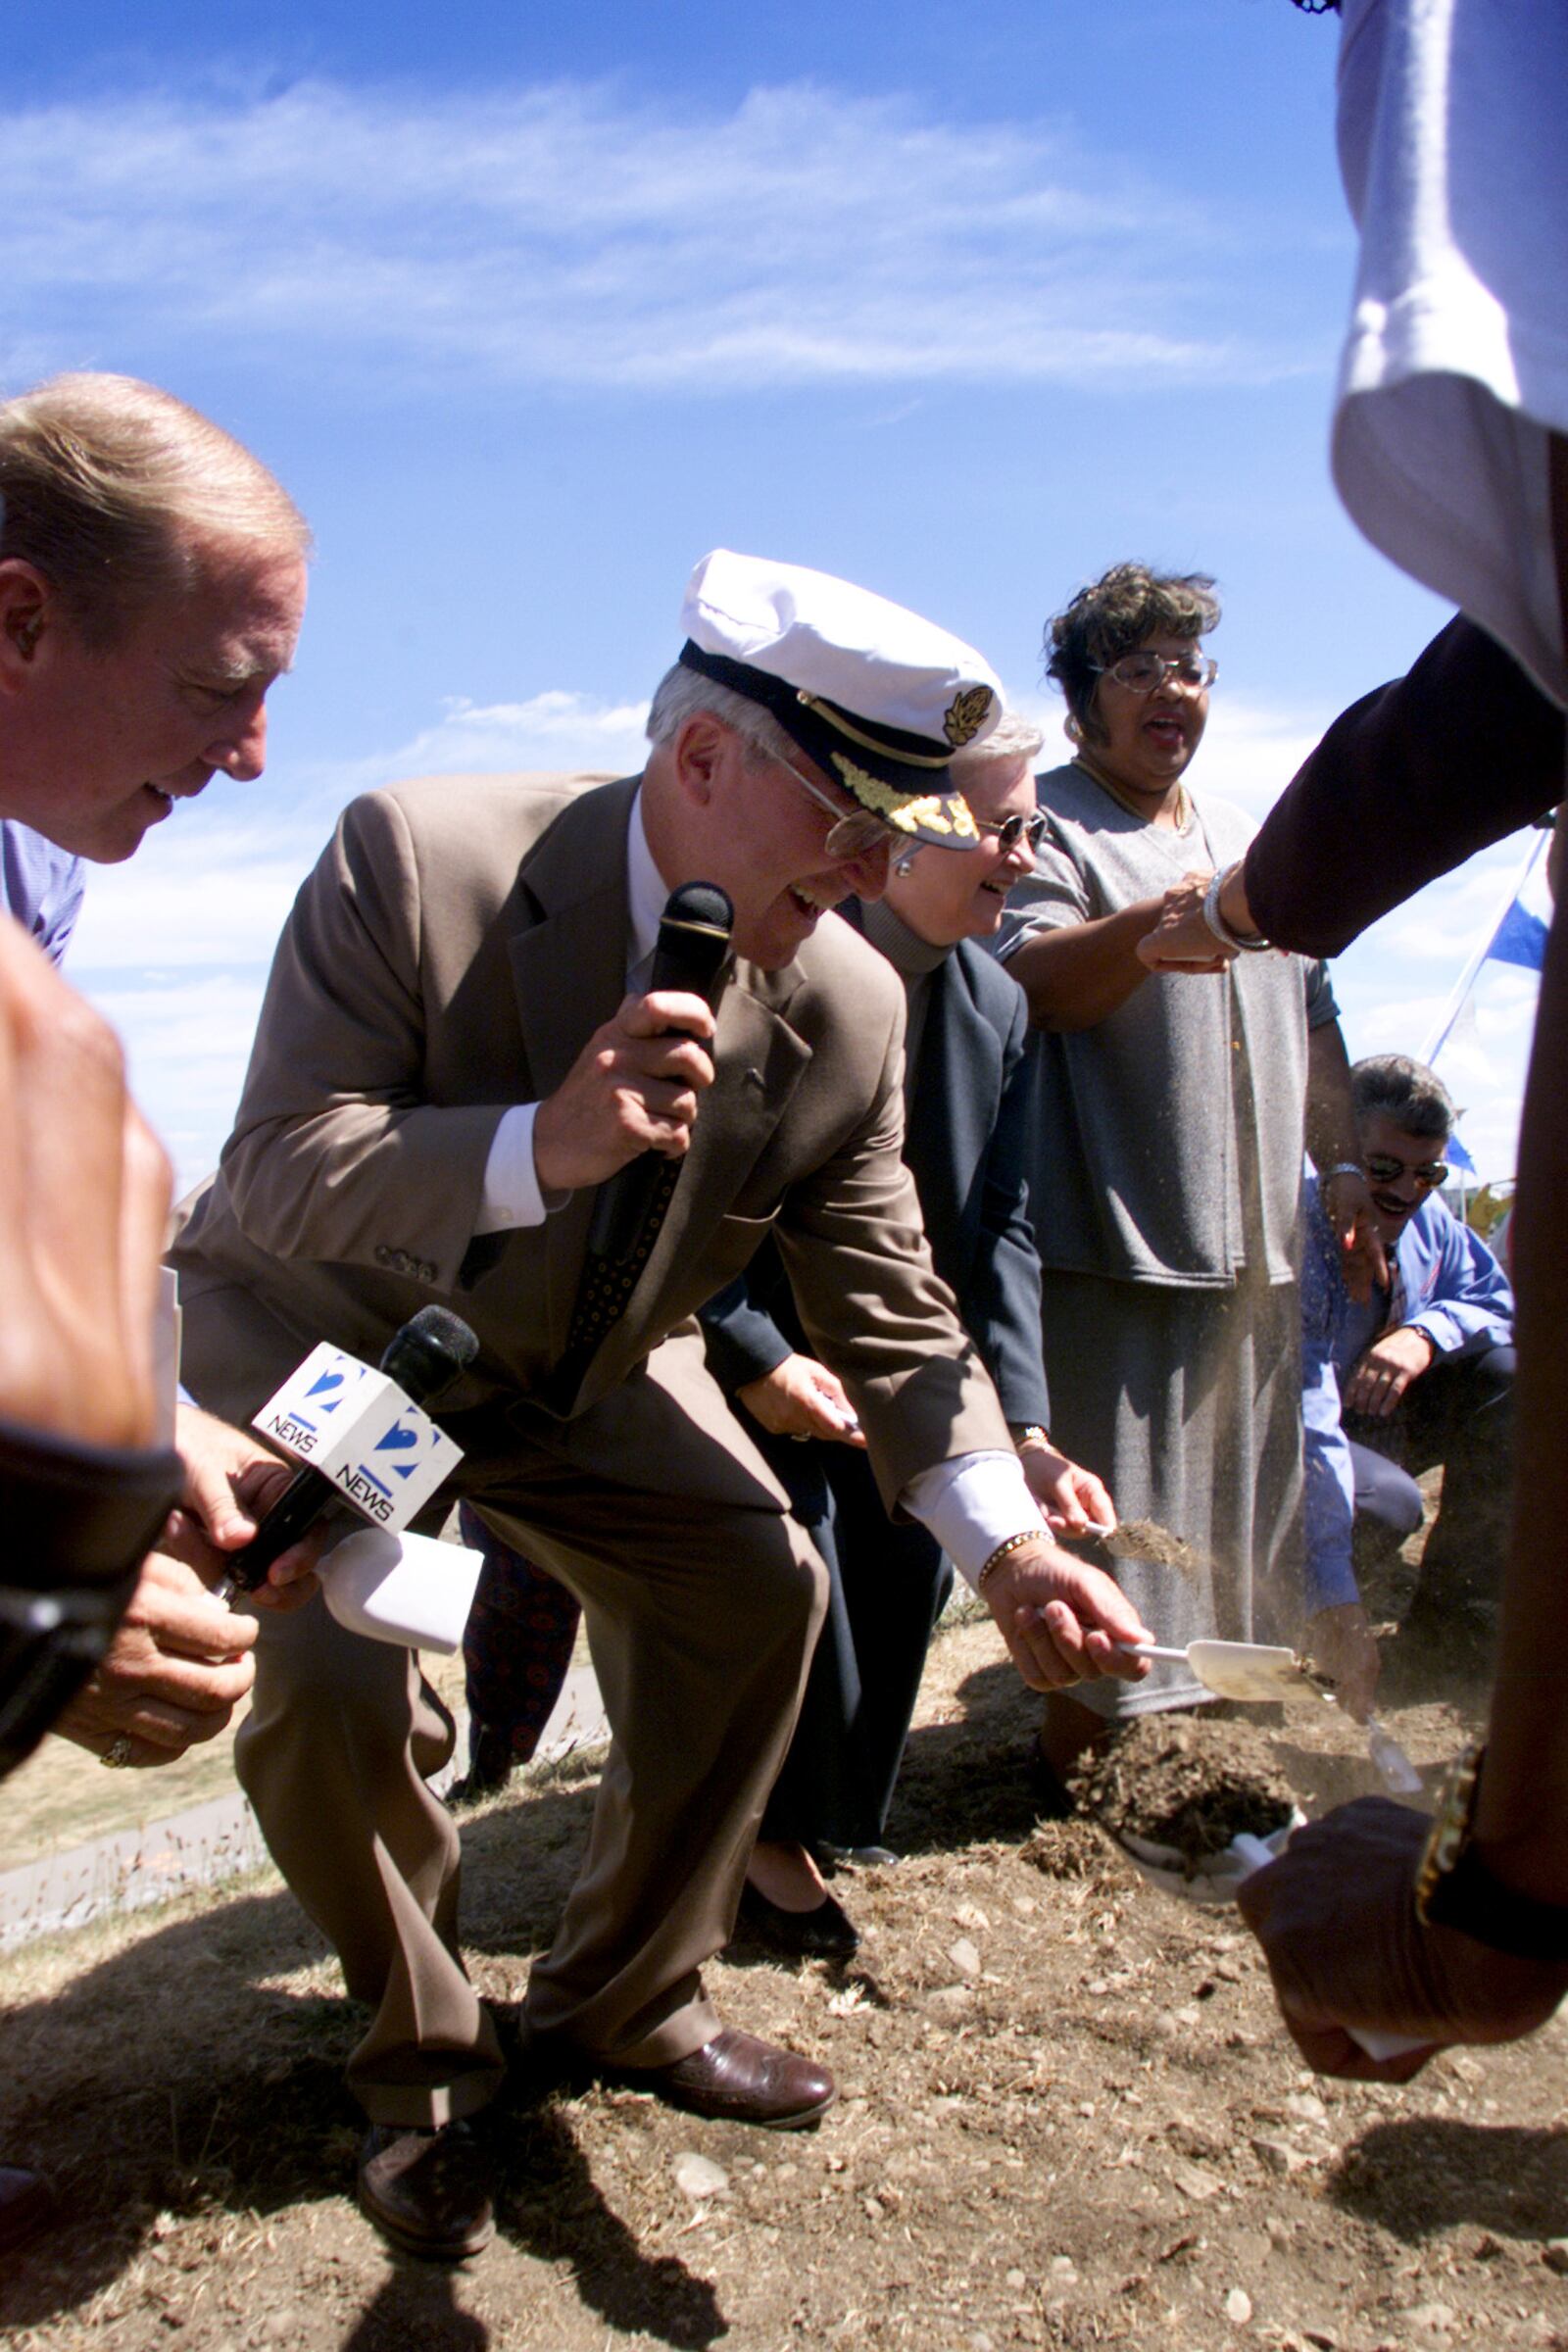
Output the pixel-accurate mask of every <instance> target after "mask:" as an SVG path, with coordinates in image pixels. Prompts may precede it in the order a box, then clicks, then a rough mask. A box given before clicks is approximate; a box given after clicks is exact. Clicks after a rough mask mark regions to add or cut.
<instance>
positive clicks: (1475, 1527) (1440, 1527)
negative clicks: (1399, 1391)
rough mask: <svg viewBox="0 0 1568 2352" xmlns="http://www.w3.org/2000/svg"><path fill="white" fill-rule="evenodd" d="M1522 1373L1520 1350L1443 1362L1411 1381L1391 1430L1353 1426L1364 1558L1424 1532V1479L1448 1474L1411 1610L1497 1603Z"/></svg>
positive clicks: (1367, 1421)
mask: <svg viewBox="0 0 1568 2352" xmlns="http://www.w3.org/2000/svg"><path fill="white" fill-rule="evenodd" d="M1513 1368H1514V1352H1513V1349H1512V1348H1488V1349H1487V1350H1486V1351H1485V1352H1484V1353H1483V1354H1480V1355H1467V1356H1459V1357H1456V1358H1450V1359H1448V1360H1447V1361H1446V1362H1444V1361H1439V1362H1437V1363H1434V1364H1433V1366H1432V1368H1431V1370H1430V1371H1427V1372H1423V1373H1422V1375H1421V1377H1420V1379H1419V1380H1415V1381H1412V1382H1411V1384H1410V1386H1409V1388H1408V1389H1407V1390H1406V1391H1405V1393H1404V1395H1403V1397H1401V1398H1400V1400H1399V1403H1398V1405H1397V1408H1396V1409H1395V1411H1394V1412H1393V1414H1392V1415H1391V1416H1390V1417H1389V1418H1388V1419H1387V1420H1386V1421H1385V1420H1378V1419H1375V1418H1372V1417H1370V1416H1367V1415H1363V1414H1359V1413H1348V1414H1347V1415H1346V1417H1345V1432H1346V1436H1347V1437H1348V1439H1349V1441H1350V1454H1351V1459H1352V1461H1353V1463H1354V1466H1355V1516H1356V1550H1357V1553H1358V1554H1359V1555H1361V1556H1363V1557H1365V1556H1367V1555H1368V1554H1369V1553H1370V1554H1371V1556H1374V1557H1375V1556H1378V1555H1379V1554H1382V1555H1383V1556H1386V1555H1387V1553H1388V1552H1389V1551H1390V1550H1391V1549H1393V1548H1395V1547H1396V1546H1397V1544H1400V1543H1402V1542H1403V1540H1404V1538H1405V1537H1406V1536H1409V1535H1413V1534H1414V1533H1415V1531H1416V1529H1417V1528H1418V1527H1419V1526H1420V1524H1421V1495H1420V1491H1419V1489H1418V1488H1417V1486H1416V1483H1415V1479H1416V1474H1417V1473H1419V1472H1420V1471H1423V1470H1430V1469H1433V1468H1434V1467H1435V1466H1436V1465H1437V1464H1438V1463H1440V1462H1441V1463H1442V1465H1443V1501H1442V1504H1441V1506H1440V1508H1439V1512H1438V1516H1437V1519H1436V1521H1435V1523H1434V1525H1433V1528H1432V1532H1431V1534H1430V1535H1429V1536H1428V1538H1427V1544H1426V1551H1425V1554H1424V1556H1423V1560H1422V1565H1421V1577H1420V1582H1419V1584H1418V1586H1417V1589H1416V1595H1415V1599H1414V1601H1413V1602H1412V1604H1411V1607H1412V1610H1416V1609H1419V1610H1420V1611H1421V1612H1422V1613H1425V1612H1427V1611H1428V1610H1432V1611H1436V1612H1442V1611H1445V1610H1446V1609H1448V1608H1449V1607H1452V1606H1458V1605H1462V1604H1463V1603H1465V1602H1476V1601H1479V1602H1481V1603H1483V1604H1485V1605H1489V1606H1490V1605H1493V1604H1495V1600H1496V1596H1497V1593H1498V1590H1499V1586H1500V1581H1501V1576H1502V1564H1503V1559H1504V1556H1505V1553H1506V1548H1507V1541H1508V1519H1509V1512H1510V1509H1511V1507H1512V1474H1511V1470H1512V1465H1511V1436H1512V1401H1511V1400H1512V1393H1513Z"/></svg>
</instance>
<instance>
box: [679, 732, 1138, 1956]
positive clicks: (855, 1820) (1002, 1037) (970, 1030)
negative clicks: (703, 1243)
mask: <svg viewBox="0 0 1568 2352" xmlns="http://www.w3.org/2000/svg"><path fill="white" fill-rule="evenodd" d="M1040 740H1041V739H1040V734H1039V731H1038V729H1036V728H1034V727H1031V726H1029V725H1027V724H1026V723H1025V722H1024V721H1022V720H1020V719H1018V718H1016V717H1014V716H1012V715H1010V714H1009V715H1008V716H1005V717H1004V718H1003V719H1002V720H1001V721H1000V722H999V724H998V725H997V727H996V728H995V730H994V731H993V732H992V733H991V734H990V735H988V736H986V737H985V738H984V740H983V741H981V742H980V743H978V744H976V745H974V746H973V747H972V749H970V750H968V751H965V752H961V753H959V754H958V755H957V757H956V759H955V760H954V761H953V767H952V774H953V780H954V783H955V784H956V786H957V788H958V789H959V790H960V791H961V792H962V793H963V796H964V798H965V800H966V801H967V803H968V806H969V808H970V810H971V811H972V813H973V816H974V819H975V822H976V824H977V826H978V827H979V830H980V845H979V847H978V848H977V849H972V850H943V849H938V848H934V847H930V848H922V849H918V850H910V851H907V852H906V853H905V854H904V855H903V856H902V857H900V858H898V859H897V861H896V862H895V864H894V867H893V870H892V873H891V874H890V876H889V878H888V886H887V891H886V895H885V896H884V897H883V898H882V899H881V900H879V901H877V902H876V903H875V904H864V905H861V904H858V903H856V902H854V901H852V902H850V903H849V904H848V905H847V906H846V907H844V908H843V909H841V911H842V912H843V913H844V914H845V916H846V917H847V919H848V920H850V921H852V922H854V923H855V924H856V925H857V927H858V929H860V930H861V931H863V933H864V935H865V937H866V939H867V940H868V941H869V943H870V944H871V946H872V947H874V948H875V949H877V951H878V952H879V953H880V954H881V955H883V956H886V957H887V959H888V961H889V962H890V963H892V964H893V965H894V967H895V969H896V970H897V971H898V972H899V974H900V976H901V978H902V979H903V981H904V985H905V991H906V994H907V1000H908V1029H907V1046H906V1073H905V1103H906V1135H905V1157H906V1159H907V1162H908V1165H909V1169H910V1171H911V1173H912V1175H913V1177H914V1180H915V1185H916V1187H917V1189H918V1191H919V1195H920V1207H921V1212H922V1215H923V1217H924V1220H925V1228H926V1234H927V1237H928V1239H929V1241H930V1244H931V1254H932V1256H933V1258H934V1259H935V1261H936V1269H937V1272H938V1273H939V1274H940V1275H941V1276H942V1278H943V1280H944V1281H945V1282H946V1283H948V1284H949V1286H950V1287H951V1289H952V1290H953V1293H954V1295H955V1297H956V1300H957V1304H958V1312H959V1314H960V1315H961V1316H962V1318H963V1321H964V1324H965V1327H966V1328H967V1330H968V1332H969V1335H970V1337H971V1338H972V1339H973V1341H974V1343H975V1346H976V1348H978V1349H979V1351H980V1354H981V1356H982V1357H983V1359H984V1361H985V1364H986V1368H987V1370H988V1371H989V1372H990V1374H991V1376H992V1378H993V1379H994V1380H995V1382H996V1384H997V1389H998V1393H999V1395H1000V1396H1001V1398H1002V1403H1003V1409H1004V1411H1005V1414H1006V1417H1007V1421H1008V1424H1009V1426H1010V1428H1011V1431H1012V1436H1013V1440H1014V1443H1015V1444H1016V1446H1017V1448H1018V1454H1019V1459H1020V1461H1021V1463H1022V1465H1023V1470H1024V1475H1025V1477H1026V1478H1027V1479H1028V1481H1029V1485H1030V1487H1031V1489H1032V1491H1033V1493H1034V1495H1035V1499H1036V1501H1037V1502H1038V1503H1039V1504H1040V1507H1041V1509H1042V1510H1043V1511H1044V1512H1045V1513H1046V1515H1047V1517H1048V1519H1049V1520H1050V1521H1051V1522H1052V1524H1053V1525H1054V1526H1055V1527H1057V1528H1060V1529H1063V1530H1066V1531H1068V1532H1075V1533H1081V1532H1083V1531H1084V1530H1085V1529H1086V1528H1088V1527H1091V1526H1094V1525H1105V1524H1107V1523H1108V1522H1109V1521H1110V1520H1111V1518H1112V1516H1113V1514H1112V1511H1111V1506H1110V1498H1109V1496H1108V1495H1106V1494H1105V1492H1104V1490H1103V1487H1102V1486H1101V1484H1100V1482H1099V1480H1097V1479H1095V1478H1093V1477H1091V1476H1090V1475H1088V1474H1087V1473H1086V1472H1084V1471H1082V1470H1080V1469H1079V1468H1078V1467H1077V1466H1076V1465H1075V1464H1074V1463H1073V1462H1071V1461H1069V1460H1066V1459H1064V1458H1063V1456H1062V1454H1061V1452H1060V1450H1059V1448H1058V1447H1057V1446H1056V1445H1055V1443H1054V1436H1048V1434H1047V1432H1048V1430H1049V1429H1050V1428H1051V1403H1050V1397H1049V1395H1048V1392H1047V1387H1046V1381H1045V1376H1044V1373H1043V1371H1042V1368H1041V1341H1040V1268H1039V1263H1038V1260H1037V1258H1036V1255H1035V1249H1034V1237H1033V1234H1032V1232H1031V1229H1030V1221H1029V1213H1028V1193H1027V1182H1026V1175H1025V1159H1026V1153H1027V1150H1028V1146H1029V1141H1030V1135H1031V1129H1032V1118H1031V1109H1030V1105H1031V1101H1032V1096H1033V1070H1032V1055H1031V1054H1030V1051H1029V1046H1028V1037H1027V1024H1026V1016H1025V1008H1024V1005H1023V1001H1022V999H1021V998H1020V996H1019V994H1018V992H1017V990H1016V989H1015V988H1014V987H1013V986H1012V984H1011V983H1010V982H1009V981H1008V980H1007V979H1006V978H1005V976H1004V974H1003V973H1002V972H1000V971H999V970H998V968H997V965H996V963H995V961H994V960H993V958H992V957H991V956H990V955H989V954H988V953H987V952H986V950H987V946H988V944H989V942H990V941H991V940H992V939H993V938H994V937H995V935H996V933H997V931H998V930H999V929H1000V927H1001V924H1002V919H1003V913H1004V909H1005V906H1006V903H1007V894H1008V892H1009V891H1010V890H1012V889H1013V887H1014V886H1015V885H1016V884H1017V883H1018V881H1019V880H1020V879H1021V878H1022V877H1023V876H1024V875H1027V874H1028V873H1029V872H1031V871H1032V869H1033V866H1034V850H1035V844H1036V842H1037V841H1038V839H1039V837H1040V834H1041V832H1042V830H1043V819H1042V818H1041V815H1040V812H1039V811H1038V809H1036V807H1035V795H1034V778H1033V775H1032V772H1031V771H1032V768H1033V765H1034V761H1035V758H1036V756H1037V754H1038V753H1039V750H1040ZM702 1319H703V1323H704V1326H705V1329H706V1331H707V1336H708V1348H709V1363H710V1366H711V1369H712V1370H713V1371H714V1373H715V1374H716V1375H717V1377H718V1379H719V1381H720V1383H721V1385H722V1386H723V1387H724V1388H725V1389H726V1390H727V1391H728V1392H729V1394H730V1395H731V1396H732V1397H734V1398H735V1399H736V1401H737V1402H738V1403H739V1404H740V1405H741V1406H742V1407H743V1408H744V1409H745V1410H747V1411H748V1412H749V1413H750V1414H751V1416H752V1418H753V1420H754V1421H755V1422H757V1423H758V1424H759V1425H760V1428H761V1430H762V1431H763V1433H764V1435H763V1436H762V1439H761V1441H760V1442H761V1444H762V1446H763V1449H764V1451H766V1452H767V1453H768V1457H769V1459H770V1460H771V1461H772V1462H773V1464H774V1467H775V1469H776V1470H777V1471H778V1473H779V1476H780V1477H781V1478H782V1480H783V1482H784V1484H785V1486H786V1488H787V1489H788V1491H789V1492H790V1494H791V1495H792V1496H793V1497H794V1499H795V1508H796V1512H797V1516H799V1517H801V1518H803V1519H805V1520H806V1521H807V1523H808V1524H809V1526H810V1528H811V1532H812V1536H813V1538H814V1540H815V1541H816V1544H817V1545H818V1548H819V1549H820V1550H821V1552H822V1555H823V1557H824V1559H826V1561H827V1563H828V1568H829V1575H830V1580H831V1582H830V1593H829V1601H828V1615H827V1621H826V1623H825V1625H824V1627H823V1631H822V1636H821V1639H820V1641H819V1642H818V1644H817V1649H816V1654H815V1657H814V1659H813V1661H812V1665H811V1672H810V1676H809V1681H808V1684H807V1691H806V1698H805V1703H804V1705H803V1707H802V1710H801V1719H800V1723H799V1725H798V1726H797V1729H796V1733H795V1737H794V1740H793V1741H792V1742H791V1745H790V1750H789V1753H788V1755H787V1756H786V1758H785V1761H784V1766H783V1769H782V1771H781V1772H780V1774H779V1778H778V1781H777V1784H776V1786H775V1788H774V1790H773V1794H772V1796H771V1798H770V1799H769V1802H768V1807H767V1811H766V1814H765V1815H764V1817H763V1821H762V1830H761V1837H760V1840H759V1843H758V1846H757V1850H756V1852H755V1854H754V1856H753V1860H752V1868H751V1872H750V1875H749V1878H748V1883H747V1890H746V1894H745V1896H744V1897H743V1899H742V1905H741V1924H742V1926H743V1928H744V1929H746V1930H747V1931H748V1932H749V1933H750V1934H751V1935H752V1936H754V1937H756V1938H757V1939H759V1940H760V1941H762V1942H765V1943H766V1944H768V1945H769V1946H771V1947H772V1948H773V1949H775V1950H781V1951H784V1952H787V1953H802V1952H807V1953H809V1952H817V1953H826V1954H836V1955H838V1956H840V1957H843V1956H847V1955H848V1953H850V1952H851V1951H853V1950H854V1949H855V1945H856V1940H857V1938H856V1932H855V1929H854V1926H853V1924H852V1923H851V1922H850V1920H849V1919H848V1918H847V1917H846V1916H845V1914H844V1912H843V1911H842V1910H841V1908H840V1907H839V1905H838V1904H837V1903H836V1902H835V1901H834V1900H833V1898H832V1896H831V1895H830V1894H829V1893H828V1890H827V1888H826V1887H825V1886H824V1885H823V1882H822V1877H821V1874H820V1871H819V1868H818V1866H817V1857H818V1856H819V1855H822V1854H823V1850H824V1849H827V1852H828V1854H829V1855H831V1853H833V1852H835V1851H836V1852H839V1853H844V1852H848V1853H850V1854H851V1855H854V1856H857V1857H858V1858H861V1859H876V1858H881V1857H884V1856H885V1854H886V1848H885V1847H884V1846H883V1842H882V1841H883V1838H884V1836H885V1834H886V1826H887V1818H888V1808H889V1804H890V1801H891V1798H892V1795H893V1788H894V1782H895V1780H896V1778H897V1775H898V1770H899V1763H900V1759H901V1757H902V1755H903V1752H904V1743H905V1739H906V1736H907V1731H908V1727H909V1719H910V1716H911V1714H912V1713H913V1709H914V1703H915V1698H916V1695H917V1693H918V1691H919V1687H920V1673H921V1669H922V1667H923V1665H924V1663H925V1653H926V1647H927V1644H928V1642H929V1641H930V1637H931V1629H932V1626H933V1625H934V1623H935V1622H936V1619H937V1617H938V1615H939V1614H940V1612H941V1609H942V1606H943V1603H944V1602H945V1600H946V1598H947V1595H948V1592H949V1590H950V1588H951V1585H952V1570H951V1569H950V1568H949V1566H948V1564H947V1562H946V1560H945V1559H944V1558H943V1555H942V1553H941V1551H940V1549H939V1548H938V1546H937V1544H936V1543H935V1542H934V1540H933V1539H932V1538H931V1537H930V1536H929V1535H928V1534H927V1533H926V1532H925V1530H924V1529H923V1528H920V1527H916V1526H915V1525H913V1523H912V1522H904V1523H900V1524H895V1523H890V1521H889V1519H888V1515H887V1511H886V1509H885V1507H884V1505H883V1503H882V1501H881V1499H880V1497H879V1496H878V1495H877V1491H876V1487H875V1484H874V1482H873V1480H872V1478H871V1474H870V1471H869V1468H868V1467H867V1464H866V1460H865V1456H864V1453H863V1451H861V1450H859V1447H860V1443H861V1442H860V1440H859V1437H858V1432H857V1430H856V1428H855V1424H854V1418H853V1415H852V1414H851V1413H850V1410H849V1405H848V1400H847V1398H846V1397H845V1395H844V1392H843V1390H842V1389H841V1388H840V1386H839V1384H838V1382H837V1381H836V1380H835V1379H834V1377H833V1375H832V1373H830V1372H829V1371H827V1370H826V1369H825V1367H824V1366H822V1365H820V1364H818V1363H815V1362H814V1361H813V1360H812V1359H811V1357H810V1356H809V1354H808V1353H807V1352H806V1349H807V1347H808V1342H807V1341H806V1339H805V1336H804V1334H803V1333H802V1331H801V1328H800V1325H799V1323H798V1321H797V1320H796V1316H795V1311H794V1306H793V1303H792V1301H791V1299H790V1294H789V1287H788V1284H787V1282H786V1281H785V1279H784V1275H783V1270H782V1268H781V1267H780V1265H779V1263H778V1261H777V1259H776V1257H774V1256H773V1255H772V1253H771V1252H767V1253H765V1254H764V1256H762V1257H760V1258H759V1259H758V1260H756V1261H755V1262H754V1265H753V1268H752V1272H751V1276H750V1278H749V1280H748V1282H747V1283H745V1284H742V1285H737V1286H736V1288H735V1289H734V1290H733V1291H731V1292H727V1293H725V1294H724V1296H723V1298H722V1299H717V1300H714V1301H713V1303H712V1304H711V1306H709V1307H707V1308H705V1309H704V1311H703V1318H702ZM794 1439H814V1440H816V1441H818V1442H817V1443H814V1444H808V1445H798V1444H791V1443H789V1441H790V1440H794Z"/></svg>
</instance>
